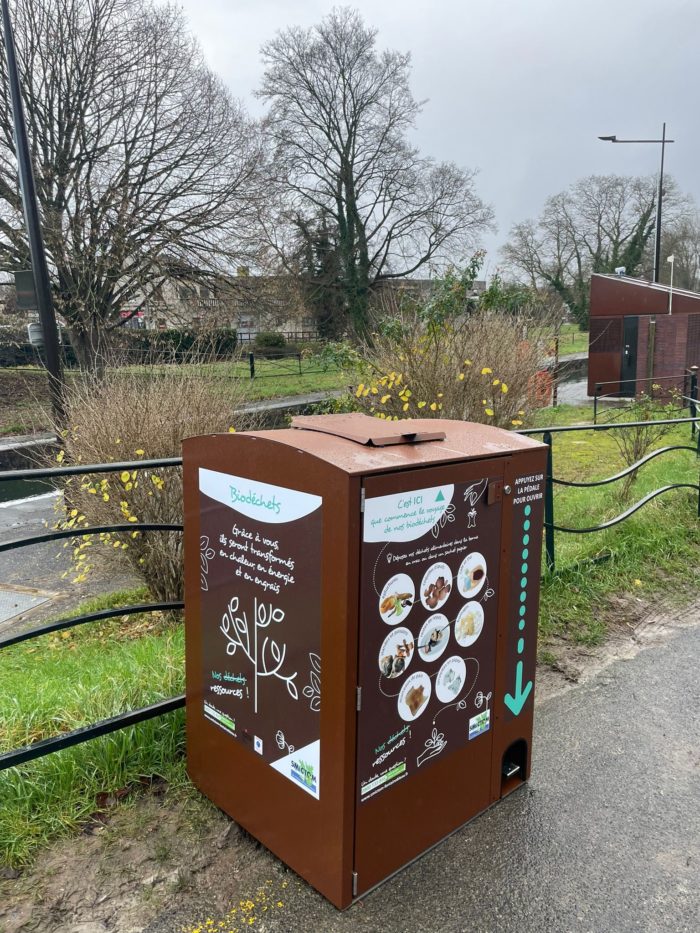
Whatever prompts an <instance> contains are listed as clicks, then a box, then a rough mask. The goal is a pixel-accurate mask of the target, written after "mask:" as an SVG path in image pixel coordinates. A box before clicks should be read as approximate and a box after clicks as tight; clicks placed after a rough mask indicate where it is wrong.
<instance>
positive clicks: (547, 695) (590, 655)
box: [536, 594, 700, 703]
mask: <svg viewBox="0 0 700 933" xmlns="http://www.w3.org/2000/svg"><path fill="white" fill-rule="evenodd" d="M606 625H607V631H608V637H607V638H606V640H605V641H604V642H603V643H602V644H600V645H595V646H593V647H587V646H585V645H576V644H573V643H572V642H570V641H566V640H565V639H563V638H561V639H557V638H553V639H551V640H550V641H549V642H548V643H547V644H546V645H545V646H543V647H544V650H545V652H546V654H547V655H550V656H552V660H548V662H547V663H546V664H540V665H539V666H538V669H537V691H536V702H539V703H542V702H545V701H547V700H549V699H551V698H552V697H553V696H558V695H559V694H561V693H564V692H566V691H567V690H570V689H572V688H573V687H575V686H578V685H580V684H584V683H586V682H587V681H589V680H592V679H593V678H594V677H597V676H598V674H600V672H601V671H602V670H604V669H605V668H606V667H608V666H609V665H610V664H613V663H614V662H615V661H629V660H631V659H632V658H634V657H635V655H637V654H638V653H639V652H640V651H642V650H643V649H644V648H649V647H652V646H654V645H658V644H661V643H663V642H664V641H666V640H667V639H668V638H670V637H671V636H672V635H673V633H674V632H676V631H678V630H679V629H682V628H686V627H687V626H692V625H700V600H698V599H697V598H695V599H694V600H693V601H692V602H689V603H687V604H684V605H678V602H677V601H674V602H673V603H671V602H670V601H666V602H662V601H658V602H656V603H654V604H653V605H651V604H649V603H648V602H646V601H645V600H643V599H641V598H640V597H636V596H634V595H632V594H623V595H620V596H612V597H610V598H609V600H608V609H607V611H606Z"/></svg>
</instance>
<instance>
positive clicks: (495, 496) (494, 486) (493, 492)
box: [486, 479, 503, 505]
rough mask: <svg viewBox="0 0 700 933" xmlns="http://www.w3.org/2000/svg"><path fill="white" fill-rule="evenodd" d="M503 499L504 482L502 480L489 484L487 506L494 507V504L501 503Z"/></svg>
mask: <svg viewBox="0 0 700 933" xmlns="http://www.w3.org/2000/svg"><path fill="white" fill-rule="evenodd" d="M502 498H503V482H502V480H500V479H497V480H495V482H493V483H489V485H488V489H487V490H486V505H493V504H494V502H500V501H501V499H502Z"/></svg>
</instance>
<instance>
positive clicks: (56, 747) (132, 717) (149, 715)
mask: <svg viewBox="0 0 700 933" xmlns="http://www.w3.org/2000/svg"><path fill="white" fill-rule="evenodd" d="M181 466H182V458H181V457H167V458H162V459H159V460H128V461H126V460H125V461H120V462H119V463H93V464H86V465H83V464H79V465H75V466H60V467H46V468H40V469H31V470H7V471H4V472H0V483H2V482H9V481H17V480H38V479H58V478H61V477H65V476H89V475H92V474H94V473H117V472H121V471H123V470H129V471H131V470H144V469H163V468H177V467H181ZM119 531H124V532H127V531H128V532H129V533H132V532H134V531H141V532H143V531H175V532H182V525H181V524H172V523H163V522H129V523H128V524H125V523H117V524H113V525H92V526H88V527H83V528H70V529H62V530H60V531H50V532H44V533H42V534H38V535H31V536H29V537H23V538H15V539H13V540H12V541H6V542H4V543H2V544H0V553H2V552H4V551H11V550H14V549H17V548H24V547H30V546H31V545H35V544H43V543H46V542H47V541H59V540H61V539H64V538H80V537H85V536H87V535H94V534H101V533H103V532H109V533H112V532H119ZM183 608H184V603H182V602H159V603H140V604H139V605H134V606H122V607H121V608H118V609H104V610H101V611H99V612H91V613H87V614H85V615H78V616H73V617H71V618H68V619H60V620H56V621H53V622H48V623H46V624H45V625H39V626H37V627H36V628H33V629H30V630H27V631H24V632H19V633H17V634H16V635H8V636H6V637H4V638H3V637H0V650H2V649H3V648H9V647H10V645H16V644H19V643H20V642H24V641H29V640H30V639H32V638H38V637H39V636H40V635H48V634H49V633H51V632H57V631H63V630H65V629H69V628H74V627H76V626H78V625H85V624H86V623H88V622H97V621H103V620H104V619H110V618H113V617H115V616H125V615H135V614H136V613H144V612H162V611H168V612H170V611H177V610H182V609H183ZM184 705H185V695H184V694H180V695H179V696H175V697H170V698H168V699H165V700H159V701H158V702H156V703H152V704H150V705H149V706H143V707H141V708H140V709H135V710H127V711H125V712H122V713H119V714H117V715H116V716H111V717H109V718H108V719H102V720H100V722H96V723H91V724H90V725H87V726H83V727H82V728H80V729H74V730H73V731H71V732H64V733H61V734H60V735H56V736H53V737H52V738H48V739H42V740H41V741H39V742H34V743H32V744H31V745H27V746H25V747H24V748H18V749H13V750H12V751H8V752H4V753H2V754H0V771H3V770H5V769H6V768H12V767H15V766H17V765H21V764H24V763H25V762H27V761H32V760H33V759H35V758H42V757H43V756H44V755H49V754H51V753H52V752H58V751H61V749H64V748H70V747H71V746H73V745H79V744H80V743H82V742H87V741H89V740H90V739H96V738H98V736H101V735H107V734H109V733H110V732H117V731H118V730H119V729H125V728H127V727H128V726H133V725H136V724H137V723H140V722H145V721H146V720H148V719H154V718H155V717H157V716H163V715H164V714H165V713H170V712H172V711H173V710H176V709H180V708H181V707H183V706H184Z"/></svg>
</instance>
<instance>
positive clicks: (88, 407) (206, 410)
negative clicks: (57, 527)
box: [58, 365, 252, 601]
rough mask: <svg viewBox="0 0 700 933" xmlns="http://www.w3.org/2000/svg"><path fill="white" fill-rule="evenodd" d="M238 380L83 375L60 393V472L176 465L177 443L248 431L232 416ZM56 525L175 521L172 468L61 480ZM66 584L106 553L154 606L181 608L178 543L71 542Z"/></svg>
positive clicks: (149, 539) (180, 374)
mask: <svg viewBox="0 0 700 933" xmlns="http://www.w3.org/2000/svg"><path fill="white" fill-rule="evenodd" d="M243 392H244V388H243V381H242V380H241V381H238V380H234V379H231V378H230V377H217V376H215V375H214V372H213V371H212V370H211V368H208V367H206V366H203V365H187V366H172V367H171V366H167V367H165V366H163V367H152V368H146V367H144V368H143V371H142V372H138V373H134V372H132V371H129V370H123V369H122V370H119V369H112V368H110V369H108V370H107V373H106V375H105V377H104V378H103V379H102V380H101V381H100V382H97V381H95V380H94V379H92V378H91V377H89V376H88V375H87V374H86V375H83V376H81V377H80V378H78V379H76V380H75V381H74V382H73V383H72V384H71V385H70V387H69V389H68V393H67V398H66V408H67V416H68V418H67V423H68V428H67V429H65V430H64V431H62V434H63V437H64V450H63V451H61V452H60V453H59V455H58V457H59V459H60V460H61V461H65V462H66V463H104V462H114V461H120V460H123V461H130V460H139V459H144V460H147V459H160V458H164V457H178V456H180V453H181V450H180V442H181V440H182V439H183V438H184V437H188V436H191V435H198V434H210V433H215V432H222V431H223V432H225V431H228V430H233V427H232V426H233V424H234V416H235V424H236V426H237V427H239V428H240V427H250V426H251V423H252V416H243V415H241V414H236V411H237V409H239V408H240V406H241V403H242V401H243V398H244V396H243ZM65 507H66V510H67V511H66V517H65V518H64V519H63V520H62V521H61V523H60V524H61V526H62V527H66V528H72V527H80V526H81V525H84V526H87V525H107V524H113V523H124V524H126V523H132V524H135V523H137V522H158V523H164V524H178V523H180V522H182V474H181V470H180V469H179V468H172V467H170V468H159V469H148V468H143V469H134V470H124V471H122V472H120V473H113V474H112V473H109V474H94V475H92V476H89V477H81V476H79V477H74V478H69V479H68V481H67V483H66V489H65ZM72 543H73V557H74V573H73V579H74V581H75V582H81V581H82V580H83V579H85V576H86V575H87V574H88V573H89V571H90V570H91V568H92V567H93V566H94V564H95V561H96V560H97V559H99V555H100V554H104V553H105V551H107V550H108V551H109V553H110V559H114V558H115V557H116V556H118V557H119V558H120V559H121V560H123V561H125V562H126V563H127V564H128V565H129V566H130V567H131V568H132V569H133V570H134V571H136V573H137V574H138V575H139V576H140V577H141V578H142V579H143V581H144V582H145V583H146V584H147V586H148V587H149V589H150V591H151V593H152V594H153V596H154V597H155V598H156V599H159V600H163V601H170V600H178V599H182V592H183V560H182V535H181V533H179V532H156V531H149V532H139V531H138V530H136V529H135V530H134V531H132V532H116V533H105V534H101V535H100V536H99V538H97V537H96V536H89V537H84V538H76V539H72Z"/></svg>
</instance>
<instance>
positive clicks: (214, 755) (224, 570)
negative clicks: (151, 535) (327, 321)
mask: <svg viewBox="0 0 700 933" xmlns="http://www.w3.org/2000/svg"><path fill="white" fill-rule="evenodd" d="M184 484H185V549H186V594H185V604H186V608H185V615H186V626H187V746H188V747H187V760H188V771H189V774H190V777H191V778H192V780H193V781H194V783H195V784H196V785H197V786H198V787H199V788H200V789H201V790H202V791H203V792H204V793H205V794H206V795H207V796H208V797H210V799H211V800H213V801H214V802H215V803H216V804H217V805H218V806H220V807H221V808H222V809H223V810H225V811H226V812H227V813H228V814H229V815H230V816H231V817H232V818H234V819H235V820H236V821H237V822H238V823H240V824H241V825H242V826H243V827H245V829H247V830H248V831H249V832H250V833H252V834H253V835H254V836H255V837H256V838H257V839H259V840H260V841H261V842H262V843H263V844H264V845H266V846H268V848H270V849H271V850H272V851H273V852H274V853H275V854H276V855H278V856H279V857H280V858H282V859H283V860H284V861H285V862H286V863H287V864H288V865H290V866H291V867H292V868H293V869H294V870H295V871H297V872H298V873H299V874H300V875H302V876H303V877H304V878H306V880H307V881H309V882H310V883H311V884H312V885H314V886H315V887H316V888H318V890H320V891H321V892H322V893H323V894H325V895H326V896H327V897H328V898H329V899H331V900H332V901H333V902H334V903H335V904H336V905H338V906H345V905H346V904H347V903H348V902H349V901H350V899H351V870H352V846H353V838H352V834H351V833H348V831H347V826H348V823H349V819H350V818H349V816H348V814H349V813H351V812H352V792H353V782H352V779H351V778H350V777H348V769H350V774H351V775H354V750H355V732H354V730H355V715H354V702H353V700H354V690H355V684H356V651H355V650H354V649H353V650H350V649H348V643H350V644H351V645H352V644H356V620H355V617H354V616H353V618H352V619H350V618H349V617H348V614H349V613H350V612H351V611H353V610H355V608H356V601H357V595H356V594H357V584H356V570H355V579H354V580H350V577H351V576H352V573H353V571H352V567H350V564H351V563H352V561H351V560H350V557H349V555H350V553H351V552H352V554H353V555H354V554H355V553H356V551H357V546H356V537H357V533H358V527H359V520H358V519H357V518H355V517H354V515H355V513H359V484H357V486H358V488H357V490H356V496H355V500H356V501H355V502H354V508H351V504H350V501H349V489H350V484H349V478H348V477H347V476H345V475H343V474H342V473H340V472H339V471H336V470H334V469H333V468H332V467H330V466H329V465H328V464H325V463H322V462H320V461H318V460H312V459H310V458H309V457H308V456H307V455H305V454H304V453H302V452H300V451H298V450H294V449H292V448H287V449H280V447H279V445H276V444H270V443H268V442H267V441H265V440H263V439H259V438H253V437H250V436H243V435H240V436H236V435H231V436H229V437H226V436H223V437H221V436H219V437H210V438H196V439H191V440H190V441H187V442H185V445H184ZM353 522H354V527H353ZM353 533H354V534H355V541H351V540H350V538H351V537H352V535H353ZM353 559H354V560H356V558H353ZM354 566H356V564H355V565H354ZM350 591H352V593H351V596H350V595H349V593H350Z"/></svg>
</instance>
